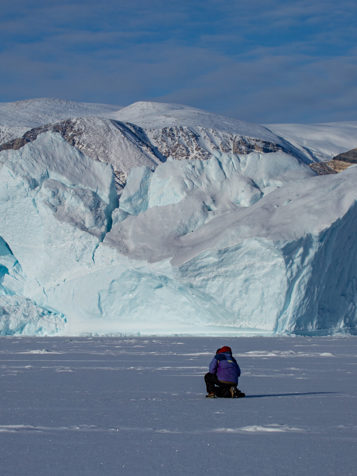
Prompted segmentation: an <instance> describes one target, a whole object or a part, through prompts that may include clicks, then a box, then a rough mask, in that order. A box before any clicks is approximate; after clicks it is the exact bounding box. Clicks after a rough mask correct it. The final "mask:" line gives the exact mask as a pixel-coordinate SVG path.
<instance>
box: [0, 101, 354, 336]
mask: <svg viewBox="0 0 357 476" xmlns="http://www.w3.org/2000/svg"><path fill="white" fill-rule="evenodd" d="M144 105H145V103H144ZM140 108H141V110H142V111H143V114H142V120H141V122H140V120H139V116H140ZM138 109H139V110H138ZM152 110H154V112H153V111H152ZM163 110H164V112H165V114H163ZM148 111H149V112H150V114H153V115H154V116H153V118H152V121H151V123H150V124H151V125H150V128H148V127H149V126H148V125H149V122H150V121H149V116H148V114H149V113H148ZM170 111H171V114H173V115H174V116H175V117H174V118H172V117H171V116H170V114H169V112H170ZM175 111H176V110H175V109H174V110H172V109H170V108H168V107H161V106H160V108H159V112H158V108H157V107H153V106H150V105H145V107H144V106H143V104H142V103H141V106H140V103H139V105H135V107H132V108H125V109H123V110H121V111H119V112H116V113H115V114H114V113H111V114H113V115H114V116H115V117H113V118H112V120H114V122H112V123H103V119H102V118H101V119H100V120H99V119H98V122H96V120H95V118H90V119H88V120H87V119H86V120H83V121H81V122H80V123H78V121H77V122H75V123H71V127H72V125H73V124H74V125H75V127H76V137H77V139H76V140H74V139H73V140H72V143H71V141H69V140H68V134H62V133H61V131H63V128H59V129H58V128H57V132H56V131H55V130H56V129H55V130H53V128H52V129H51V128H45V129H43V130H41V131H38V132H37V133H36V134H35V135H34V136H33V140H31V141H30V142H28V143H26V141H24V143H21V146H19V148H18V149H16V150H15V149H12V148H7V149H6V150H2V152H0V213H1V217H2V220H1V223H0V309H1V310H0V333H1V334H2V335H8V334H27V335H33V334H40V335H41V334H67V335H68V334H72V335H73V334H76V335H78V334H87V333H94V334H115V333H121V334H127V333H129V334H133V333H141V334H177V333H182V334H196V335H204V334H221V335H224V334H240V333H266V334H271V333H301V334H312V333H316V334H330V333H334V332H351V333H355V331H356V326H357V314H356V297H357V289H356V282H357V281H356V269H357V266H356V265H357V245H356V244H355V240H354V237H355V236H356V231H357V229H356V228H357V208H356V198H357V192H356V189H355V183H356V178H357V168H356V167H355V166H353V167H351V168H349V169H347V170H345V171H344V172H343V173H341V174H335V175H328V176H316V175H315V173H314V172H313V171H312V170H311V168H310V167H308V165H306V162H307V161H308V160H307V158H306V157H303V156H302V155H301V151H300V152H299V151H298V153H295V152H296V150H297V149H296V146H295V145H294V146H292V147H291V148H289V147H290V146H289V143H288V141H286V140H285V139H284V138H281V137H280V138H279V137H278V136H275V135H274V134H273V133H272V132H270V131H269V130H268V129H266V128H264V127H263V126H254V125H247V123H240V121H236V123H235V122H234V120H232V121H230V120H227V124H225V123H224V121H223V120H221V118H220V117H218V119H217V118H216V119H215V121H216V122H214V118H212V115H207V113H203V112H202V114H201V115H200V114H198V113H197V112H196V111H197V110H193V111H192V110H191V108H187V110H185V108H183V107H181V108H179V109H178V111H179V113H177V112H175ZM155 114H159V118H158V119H157V121H156V122H155ZM175 114H176V115H175ZM177 114H178V116H177ZM117 116H118V117H117ZM202 117H203V119H202ZM117 120H120V121H129V123H124V122H121V123H115V121H117ZM173 120H175V121H179V120H180V121H181V122H180V123H181V125H179V123H177V124H176V125H175V124H173V123H172V122H173ZM135 121H136V124H135V123H134V122H135ZM200 121H201V122H200ZM229 121H230V122H229ZM218 122H219V123H220V124H221V126H220V130H219V129H214V127H218V126H217V123H218ZM133 123H134V124H133ZM238 123H239V124H238ZM78 124H79V125H80V127H79V125H78ZM96 124H98V127H99V128H101V129H99V130H108V131H110V138H111V139H108V137H106V138H105V139H104V138H103V143H105V140H107V143H108V146H107V145H106V146H105V147H103V144H102V148H98V150H99V152H98V153H95V152H93V147H94V146H95V144H96V141H99V138H98V137H99V134H97V135H96V134H95V133H94V131H95V128H96ZM199 124H201V125H199ZM67 125H68V124H67ZM81 127H82V128H84V129H83V130H82V131H81V132H80V134H79V132H78V131H79V129H80V128H81ZM172 127H178V129H175V130H173V129H172ZM225 127H226V129H224V128H225ZM234 127H236V129H235V131H236V132H234ZM86 128H89V129H88V130H87V129H86ZM170 128H171V129H170ZM88 131H89V132H88ZM91 131H92V132H91ZM212 131H213V132H212ZM190 133H192V134H193V137H194V141H193V142H192V136H190ZM225 134H228V135H230V137H231V138H232V137H233V136H234V137H237V136H239V137H240V138H242V139H244V141H243V142H244V144H248V145H249V149H248V150H246V151H245V152H246V153H240V152H239V151H237V150H233V149H232V148H229V147H228V148H225V147H222V143H223V142H224V140H225V139H227V136H226V135H225ZM244 134H247V135H244ZM208 136H210V138H211V142H207V137H208ZM218 140H219V146H217V143H218V142H217V141H218ZM232 140H233V139H232ZM113 141H114V142H113ZM170 141H171V142H170ZM175 141H176V142H177V144H178V145H182V147H183V148H181V149H180V150H181V151H182V150H185V148H186V151H188V152H187V155H186V156H184V155H183V156H182V157H181V156H180V157H175V156H174V155H172V154H171V153H169V152H168V151H172V150H173V149H172V147H173V144H174V142H175ZM195 141H196V142H195ZM262 141H263V142H264V143H262ZM243 142H242V143H243ZM74 143H75V145H76V147H75V146H74ZM113 143H115V144H119V145H118V147H114V146H112V147H109V146H110V144H113ZM232 143H233V142H232ZM128 144H129V145H128ZM168 144H169V145H170V147H168ZM197 144H200V147H201V150H204V151H206V152H207V151H208V152H207V153H209V155H208V156H207V157H202V155H201V152H200V153H198V155H197V150H198V149H197ZM216 146H217V147H216ZM140 148H142V150H143V152H142V154H141V155H140V150H141V149H140ZM262 148H263V149H264V148H268V150H266V149H264V150H262ZM79 149H81V150H82V152H81V151H80V150H79ZM115 150H117V151H118V156H116V155H115ZM175 150H176V151H177V149H175ZM91 151H92V152H91ZM108 151H109V152H108ZM165 151H166V152H165ZM87 152H88V153H87ZM126 152H127V153H128V156H125V153H126ZM90 154H91V156H89V155H90ZM96 154H97V155H96ZM98 154H99V155H98ZM106 154H107V155H106ZM165 154H166V155H165ZM180 154H181V152H180ZM126 157H127V159H126ZM178 158H181V159H186V160H177V159H178ZM188 158H189V159H190V160H187V159H188ZM114 168H117V170H114ZM119 169H120V170H124V169H125V181H124V182H123V184H122V189H121V190H120V191H118V187H116V179H117V172H118V170H119ZM119 192H120V193H119Z"/></svg>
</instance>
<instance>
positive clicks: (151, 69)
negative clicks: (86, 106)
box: [0, 0, 357, 123]
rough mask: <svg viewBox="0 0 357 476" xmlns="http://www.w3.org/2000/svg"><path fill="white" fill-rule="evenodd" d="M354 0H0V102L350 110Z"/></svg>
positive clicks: (355, 75) (251, 112) (356, 51)
mask: <svg viewBox="0 0 357 476" xmlns="http://www.w3.org/2000/svg"><path fill="white" fill-rule="evenodd" d="M356 25H357V2H356V0H339V1H337V2H336V0H309V1H307V0H296V1H295V0H294V1H289V0H204V1H203V0H102V1H100V0H71V1H68V0H61V1H58V0H36V1H34V0H1V10H0V102H8V101H16V100H22V99H30V98H36V97H55V98H61V99H68V100H75V101H85V102H97V103H98V102H99V103H108V104H115V105H118V106H126V105H129V104H131V103H133V102H135V101H159V102H171V103H179V104H187V105H190V106H194V107H198V108H201V109H205V110H207V111H211V112H215V113H219V114H224V115H228V116H232V117H236V118H238V119H241V120H246V121H252V122H258V123H272V122H275V123H276V122H278V123H279V122H285V123H286V122H304V123H311V122H332V121H351V120H357V28H356Z"/></svg>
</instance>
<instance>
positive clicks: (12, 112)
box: [0, 98, 120, 129]
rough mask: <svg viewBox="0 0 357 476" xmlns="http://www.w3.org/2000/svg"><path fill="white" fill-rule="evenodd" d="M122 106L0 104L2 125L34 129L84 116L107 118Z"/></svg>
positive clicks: (55, 101)
mask: <svg viewBox="0 0 357 476" xmlns="http://www.w3.org/2000/svg"><path fill="white" fill-rule="evenodd" d="M119 109H120V106H112V105H109V104H96V103H85V102H75V101H66V100H63V99H53V98H38V99H27V100H24V101H16V102H7V103H0V125H1V126H11V127H20V126H22V127H27V128H29V129H30V128H31V129H32V128H33V127H37V126H41V125H43V124H48V123H50V122H58V121H59V120H60V119H68V118H71V117H83V116H99V117H107V116H110V115H111V114H112V113H114V112H116V111H118V110H119Z"/></svg>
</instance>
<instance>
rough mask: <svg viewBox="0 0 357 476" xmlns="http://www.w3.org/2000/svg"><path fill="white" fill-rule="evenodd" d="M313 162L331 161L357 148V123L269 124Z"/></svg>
mask: <svg viewBox="0 0 357 476" xmlns="http://www.w3.org/2000/svg"><path fill="white" fill-rule="evenodd" d="M266 127H268V128H269V129H270V130H271V131H273V132H274V133H275V134H278V135H280V136H282V137H284V138H285V139H286V140H287V141H289V142H290V143H291V144H293V145H294V146H295V147H296V148H297V149H299V150H301V152H302V153H304V154H306V156H307V157H310V158H311V159H312V160H314V161H315V160H322V161H325V160H331V159H332V158H333V157H334V156H335V155H337V154H339V153H341V152H345V151H346V150H349V149H353V148H355V147H357V121H356V122H330V123H326V124H267V125H266Z"/></svg>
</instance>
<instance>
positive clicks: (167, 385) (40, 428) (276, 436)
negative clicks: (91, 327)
mask: <svg viewBox="0 0 357 476" xmlns="http://www.w3.org/2000/svg"><path fill="white" fill-rule="evenodd" d="M0 342H1V347H0V379H1V392H0V472H1V476H20V475H21V476H22V475H26V476H48V475H51V476H57V475H58V476H63V475H64V474H65V475H66V476H72V475H73V476H81V475H83V476H84V475H85V476H91V475H93V476H98V475H105V476H111V475H118V474H120V475H129V474H130V475H145V476H149V475H165V476H166V475H184V474H192V475H215V476H216V475H217V474H224V475H232V476H233V475H237V474H239V475H259V476H264V475H274V476H275V475H284V476H286V475H289V476H294V475H297V476H301V475H302V474H303V475H308V476H309V475H314V476H328V475H331V476H332V475H334V476H335V475H343V476H348V475H351V476H352V475H355V474H356V466H357V457H356V445H357V416H356V415H357V379H356V365H357V347H356V343H357V341H356V338H354V337H340V338H336V337H335V338H332V337H326V338H308V337H291V338H288V337H280V338H276V337H275V338H263V337H260V338H258V337H251V338H231V339H229V341H226V340H225V339H217V338H193V337H191V338H187V337H186V338H182V337H171V338H161V337H160V338H158V337H156V338H143V337H138V338H58V337H55V338H14V337H7V338H2V339H1V341H0ZM226 344H228V345H230V346H231V347H232V349H233V352H234V355H235V356H236V357H237V360H238V361H239V363H240V365H241V368H242V372H243V373H242V377H241V379H240V383H239V387H240V388H241V389H242V390H244V391H245V392H246V393H247V398H245V399H239V400H231V399H215V400H211V399H209V400H208V399H205V397H204V395H205V388H204V384H203V375H204V373H205V372H206V371H207V366H208V363H209V361H210V359H211V358H212V356H213V354H214V352H215V350H216V349H217V347H219V346H221V345H226Z"/></svg>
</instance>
